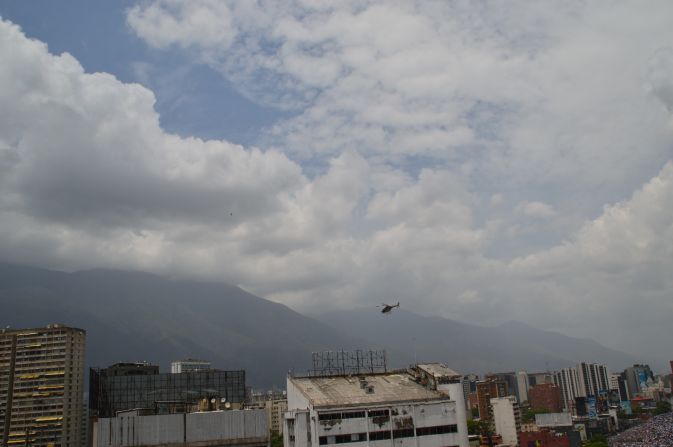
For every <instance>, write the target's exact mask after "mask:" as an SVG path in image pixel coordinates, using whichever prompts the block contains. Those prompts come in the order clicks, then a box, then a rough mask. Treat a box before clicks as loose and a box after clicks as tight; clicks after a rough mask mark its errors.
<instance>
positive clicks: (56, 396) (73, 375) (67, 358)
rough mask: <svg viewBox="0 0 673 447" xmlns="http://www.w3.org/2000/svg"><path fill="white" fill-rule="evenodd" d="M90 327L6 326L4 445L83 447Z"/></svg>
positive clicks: (1, 389) (0, 392) (0, 375)
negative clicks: (8, 328)
mask: <svg viewBox="0 0 673 447" xmlns="http://www.w3.org/2000/svg"><path fill="white" fill-rule="evenodd" d="M84 343H85V331H84V330H82V329H76V328H71V327H66V326H63V325H60V324H51V325H49V326H47V327H44V328H34V329H19V330H7V329H3V330H1V331H0V430H2V432H1V433H2V438H1V439H2V445H3V446H19V445H24V446H25V445H30V446H32V447H47V446H53V447H79V445H80V443H81V437H82V417H83V414H82V411H83V410H82V398H83V393H84Z"/></svg>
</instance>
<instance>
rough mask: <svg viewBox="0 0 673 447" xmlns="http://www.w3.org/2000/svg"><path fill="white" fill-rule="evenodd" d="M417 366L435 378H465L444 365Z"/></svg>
mask: <svg viewBox="0 0 673 447" xmlns="http://www.w3.org/2000/svg"><path fill="white" fill-rule="evenodd" d="M417 366H418V369H420V370H423V371H425V372H426V373H428V374H430V375H431V376H433V377H451V378H456V379H461V378H462V377H463V376H462V375H461V374H459V373H457V372H456V371H454V370H452V369H451V368H449V367H448V366H446V365H445V364H443V363H419V364H418V365H417Z"/></svg>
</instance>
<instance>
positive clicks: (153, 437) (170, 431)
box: [93, 410, 269, 447]
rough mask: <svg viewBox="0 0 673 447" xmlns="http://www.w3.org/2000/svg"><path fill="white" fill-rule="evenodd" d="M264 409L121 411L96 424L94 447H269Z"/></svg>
mask: <svg viewBox="0 0 673 447" xmlns="http://www.w3.org/2000/svg"><path fill="white" fill-rule="evenodd" d="M268 445H269V427H268V425H267V418H266V412H265V411H264V410H230V411H208V412H197V413H177V414H152V415H144V414H143V411H142V410H130V411H123V412H119V413H118V414H117V416H115V417H113V418H101V419H98V420H96V421H95V422H94V425H93V447H138V446H143V447H176V446H180V447H222V446H237V447H267V446H268Z"/></svg>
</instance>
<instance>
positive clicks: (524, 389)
mask: <svg viewBox="0 0 673 447" xmlns="http://www.w3.org/2000/svg"><path fill="white" fill-rule="evenodd" d="M516 389H517V393H518V395H517V397H518V399H519V403H520V404H521V403H524V402H528V399H529V397H528V390H530V381H529V380H528V373H527V372H526V371H519V372H517V373H516Z"/></svg>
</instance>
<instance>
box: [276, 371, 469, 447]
mask: <svg viewBox="0 0 673 447" xmlns="http://www.w3.org/2000/svg"><path fill="white" fill-rule="evenodd" d="M287 401H288V411H287V413H286V414H285V427H284V430H283V431H284V433H283V437H284V445H285V447H311V446H315V445H333V444H343V443H347V444H351V445H352V446H353V447H363V446H389V445H391V444H394V445H395V446H399V447H440V446H459V447H467V446H468V438H467V423H466V415H465V404H464V402H463V389H462V384H461V375H460V374H456V373H455V372H454V371H451V370H450V369H449V368H447V367H446V366H444V365H440V364H425V365H418V366H417V367H415V368H411V369H409V370H403V371H393V372H387V373H375V374H366V375H358V376H351V375H337V376H314V377H288V379H287Z"/></svg>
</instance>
